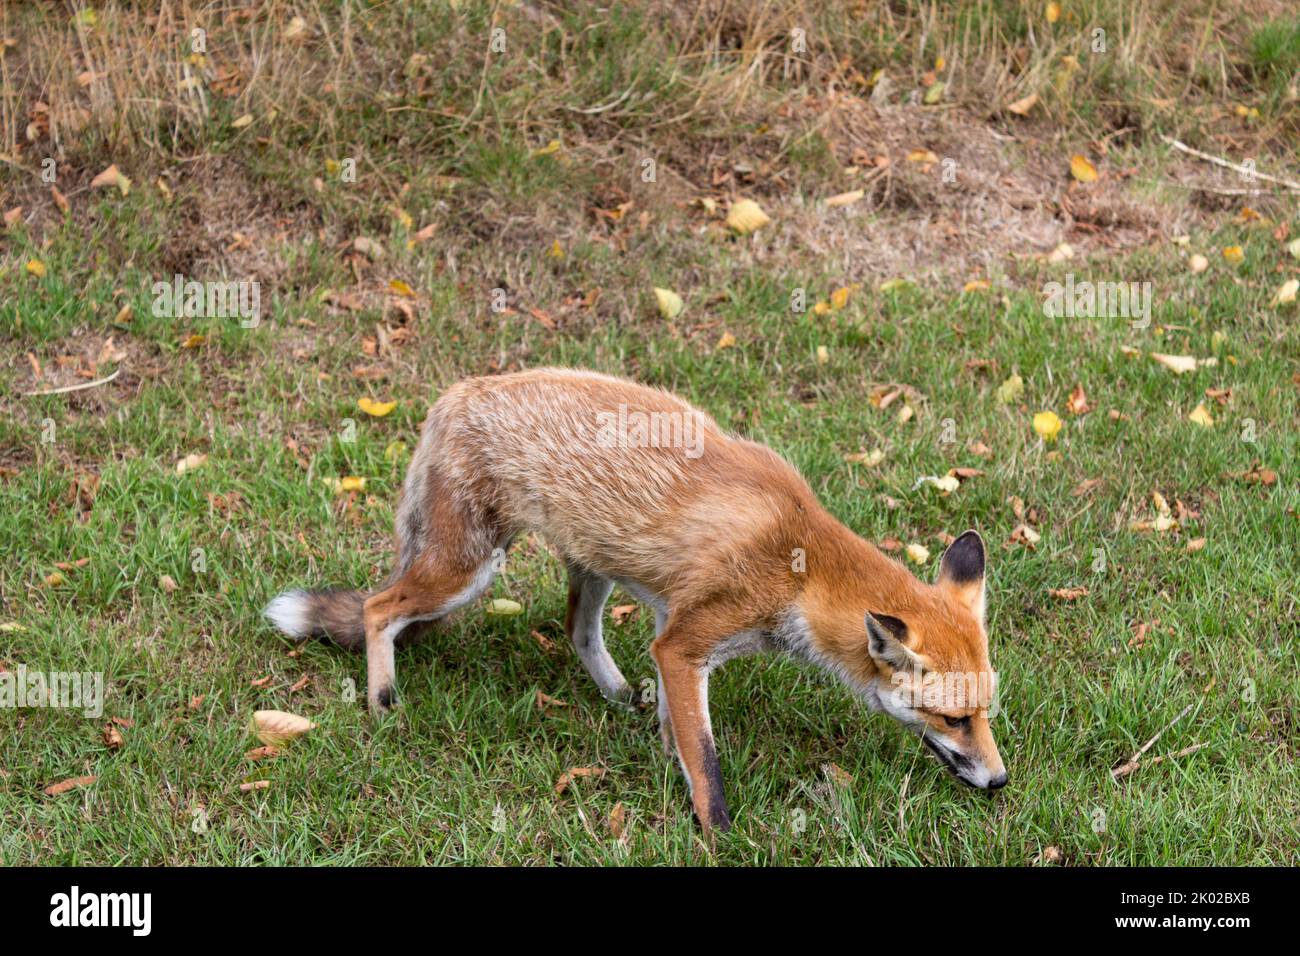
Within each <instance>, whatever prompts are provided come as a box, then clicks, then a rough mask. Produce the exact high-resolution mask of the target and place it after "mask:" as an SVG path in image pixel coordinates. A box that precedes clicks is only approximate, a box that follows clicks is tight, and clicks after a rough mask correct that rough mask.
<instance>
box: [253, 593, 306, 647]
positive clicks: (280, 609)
mask: <svg viewBox="0 0 1300 956" xmlns="http://www.w3.org/2000/svg"><path fill="white" fill-rule="evenodd" d="M307 601H308V594H307V592H306V591H285V592H284V593H283V594H279V595H276V597H275V599H274V600H272V601H271V603H270V604H268V605H267V606H266V610H264V611H263V612H262V613H263V614H264V615H266V619H267V620H268V621H270V622H271V623H272V624H274V625H275V626H276V627H278V628H279V629H280V630H282V631H284V633H286V634H288V635H289V636H290V637H307V636H308V635H309V634H310V633H311V618H310V617H309V616H308V604H307Z"/></svg>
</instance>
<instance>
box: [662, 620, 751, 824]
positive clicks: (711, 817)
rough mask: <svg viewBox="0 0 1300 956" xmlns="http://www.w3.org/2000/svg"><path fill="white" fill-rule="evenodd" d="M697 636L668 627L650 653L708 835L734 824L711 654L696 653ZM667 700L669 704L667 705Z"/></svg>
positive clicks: (693, 799) (670, 729) (671, 729)
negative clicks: (712, 691)
mask: <svg viewBox="0 0 1300 956" xmlns="http://www.w3.org/2000/svg"><path fill="white" fill-rule="evenodd" d="M694 644H696V641H693V640H692V639H691V636H689V635H688V634H687V633H686V632H684V631H677V630H674V629H673V628H672V627H670V628H669V629H668V630H666V631H665V632H664V633H663V634H662V635H660V636H659V637H658V638H656V639H655V642H654V643H653V644H652V645H651V646H650V654H651V656H652V657H653V658H654V661H655V664H656V665H657V666H658V668H659V687H660V711H661V713H662V712H663V711H665V710H666V711H667V714H666V716H667V718H668V721H667V724H668V730H666V733H667V732H671V734H672V737H673V741H674V743H675V744H676V745H677V759H678V760H679V761H681V765H682V771H683V772H684V773H685V774H686V781H687V783H688V784H689V785H690V790H691V803H692V804H693V805H694V807H695V816H696V817H697V818H698V819H699V821H700V825H701V826H702V827H703V828H704V831H705V833H706V834H711V832H712V831H713V830H715V829H716V830H720V831H722V832H724V833H725V832H726V831H728V830H730V829H731V817H730V815H729V814H728V813H727V798H726V795H725V794H724V793H723V788H722V765H721V764H720V763H719V762H718V750H717V747H716V746H715V745H714V742H713V727H712V724H711V722H710V720H709V672H708V666H707V663H706V660H707V655H705V656H704V659H701V655H699V654H698V653H693V652H692V649H691V645H694ZM665 704H666V707H665Z"/></svg>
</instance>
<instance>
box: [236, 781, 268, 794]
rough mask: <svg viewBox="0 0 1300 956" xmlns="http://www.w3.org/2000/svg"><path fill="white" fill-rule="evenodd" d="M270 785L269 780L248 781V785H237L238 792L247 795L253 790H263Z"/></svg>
mask: <svg viewBox="0 0 1300 956" xmlns="http://www.w3.org/2000/svg"><path fill="white" fill-rule="evenodd" d="M270 785H271V781H270V780H250V781H249V782H248V783H241V784H240V785H239V792H240V793H249V792H251V791H253V790H265V789H266V788H267V787H269V786H270Z"/></svg>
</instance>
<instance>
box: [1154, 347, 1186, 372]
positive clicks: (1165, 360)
mask: <svg viewBox="0 0 1300 956" xmlns="http://www.w3.org/2000/svg"><path fill="white" fill-rule="evenodd" d="M1151 357H1152V358H1153V359H1155V360H1156V361H1157V362H1159V363H1160V364H1161V365H1163V366H1164V367H1165V368H1167V369H1169V370H1170V371H1171V372H1174V373H1175V374H1177V375H1182V374H1184V373H1185V372H1195V371H1196V359H1195V357H1194V356H1191V355H1164V354H1162V353H1160V352H1152V353H1151Z"/></svg>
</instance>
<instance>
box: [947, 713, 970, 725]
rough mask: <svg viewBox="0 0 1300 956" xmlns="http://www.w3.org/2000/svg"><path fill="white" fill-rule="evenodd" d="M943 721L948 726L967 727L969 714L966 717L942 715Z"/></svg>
mask: <svg viewBox="0 0 1300 956" xmlns="http://www.w3.org/2000/svg"><path fill="white" fill-rule="evenodd" d="M943 722H944V723H945V724H947V725H948V726H949V727H968V726H970V716H969V715H968V716H966V717H948V716H946V715H945V716H944V718H943Z"/></svg>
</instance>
